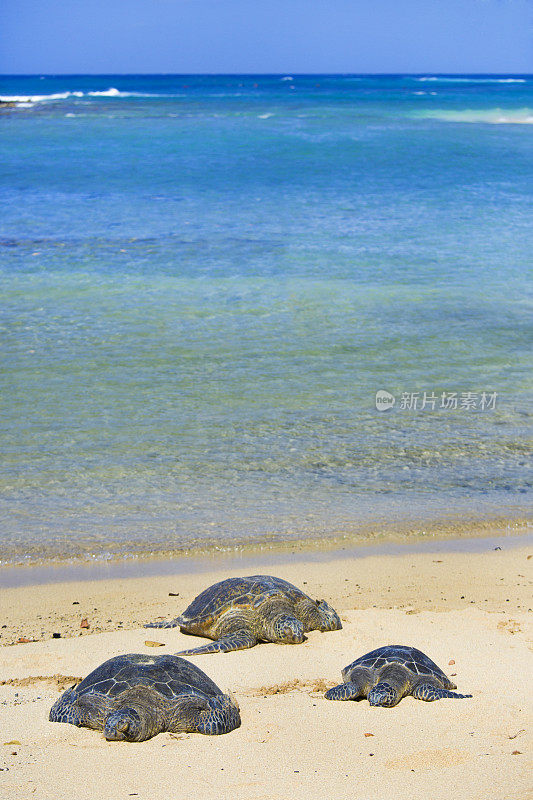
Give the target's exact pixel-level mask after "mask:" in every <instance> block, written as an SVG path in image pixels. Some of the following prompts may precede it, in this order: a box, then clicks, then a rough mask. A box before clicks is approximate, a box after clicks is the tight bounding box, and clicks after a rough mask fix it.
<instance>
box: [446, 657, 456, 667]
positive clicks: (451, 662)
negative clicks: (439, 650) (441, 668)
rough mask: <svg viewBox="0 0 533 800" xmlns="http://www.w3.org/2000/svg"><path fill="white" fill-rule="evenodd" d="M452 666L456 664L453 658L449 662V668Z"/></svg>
mask: <svg viewBox="0 0 533 800" xmlns="http://www.w3.org/2000/svg"><path fill="white" fill-rule="evenodd" d="M452 664H455V661H454V660H453V658H450V660H449V661H448V666H449V667H451V666H452Z"/></svg>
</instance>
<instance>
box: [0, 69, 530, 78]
mask: <svg viewBox="0 0 533 800" xmlns="http://www.w3.org/2000/svg"><path fill="white" fill-rule="evenodd" d="M289 75H290V76H293V75H294V76H298V77H316V76H321V77H323V76H331V77H352V76H358V77H360V76H364V77H397V76H407V77H411V76H413V77H419V76H421V75H422V76H424V75H429V76H435V77H447V76H455V75H471V76H474V77H478V76H479V77H485V76H490V75H517V76H527V77H533V72H457V71H454V72H431V71H428V70H423V71H421V72H295V71H291V70H287V71H285V72H0V78H41V77H43V78H58V77H65V78H67V77H69V78H79V77H89V76H90V77H109V76H117V77H118V76H128V77H130V76H135V77H150V76H151V77H154V76H157V77H191V76H202V77H235V76H239V77H258V76H264V77H278V76H289Z"/></svg>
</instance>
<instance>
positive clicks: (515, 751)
mask: <svg viewBox="0 0 533 800" xmlns="http://www.w3.org/2000/svg"><path fill="white" fill-rule="evenodd" d="M14 755H16V753H14ZM511 755H512V756H521V755H522V751H521V750H513V752H512V753H511Z"/></svg>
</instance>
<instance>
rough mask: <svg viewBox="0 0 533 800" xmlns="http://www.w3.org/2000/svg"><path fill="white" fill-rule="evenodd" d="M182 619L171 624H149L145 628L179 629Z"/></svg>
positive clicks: (164, 622) (163, 622) (172, 620)
mask: <svg viewBox="0 0 533 800" xmlns="http://www.w3.org/2000/svg"><path fill="white" fill-rule="evenodd" d="M179 620H180V618H179V617H176V619H171V620H170V622H167V621H165V620H161V621H160V622H147V623H146V624H145V626H144V627H145V628H177V627H179V625H180V621H179Z"/></svg>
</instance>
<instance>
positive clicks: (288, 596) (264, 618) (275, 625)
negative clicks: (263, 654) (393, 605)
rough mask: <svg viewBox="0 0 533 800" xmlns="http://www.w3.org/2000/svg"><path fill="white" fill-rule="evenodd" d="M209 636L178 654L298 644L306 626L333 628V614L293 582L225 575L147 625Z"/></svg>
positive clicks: (337, 623)
mask: <svg viewBox="0 0 533 800" xmlns="http://www.w3.org/2000/svg"><path fill="white" fill-rule="evenodd" d="M178 625H179V627H180V629H181V630H182V631H183V633H192V634H194V635H195V636H206V637H207V638H208V639H214V640H215V641H214V642H213V643H212V644H206V645H204V646H203V647H197V648H195V649H191V650H182V651H181V652H180V653H179V655H192V654H193V653H227V652H229V651H230V650H244V649H246V648H247V647H253V646H254V645H256V644H257V643H258V642H277V643H279V644H299V643H300V642H303V640H304V638H305V637H304V634H305V633H307V632H308V631H315V630H318V631H338V630H340V628H342V625H341V621H340V619H339V617H338V614H337V613H336V612H335V611H334V609H333V608H331V606H330V605H328V604H327V603H326V601H325V600H317V601H316V602H315V601H314V600H311V598H310V597H308V596H307V595H306V594H304V593H303V592H301V591H300V589H297V588H296V586H293V585H292V583H288V582H287V581H284V580H281V579H280V578H273V577H272V576H271V575H251V576H249V577H247V578H228V579H227V580H225V581H221V582H220V583H215V584H214V585H213V586H210V587H209V588H208V589H205V590H204V591H203V592H202V593H201V594H199V595H198V597H196V598H195V599H194V600H193V601H192V603H191V604H190V606H189V607H188V608H187V609H186V610H185V611H184V612H183V614H181V615H180V616H179V617H177V618H176V619H175V620H172V622H152V623H150V624H149V625H146V626H145V627H147V628H175V627H177V626H178Z"/></svg>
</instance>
